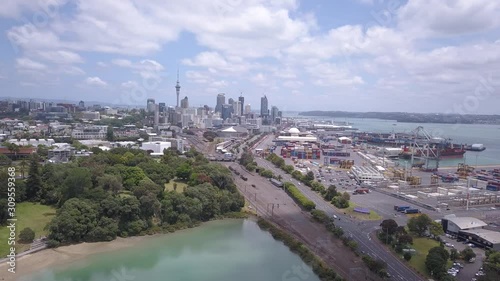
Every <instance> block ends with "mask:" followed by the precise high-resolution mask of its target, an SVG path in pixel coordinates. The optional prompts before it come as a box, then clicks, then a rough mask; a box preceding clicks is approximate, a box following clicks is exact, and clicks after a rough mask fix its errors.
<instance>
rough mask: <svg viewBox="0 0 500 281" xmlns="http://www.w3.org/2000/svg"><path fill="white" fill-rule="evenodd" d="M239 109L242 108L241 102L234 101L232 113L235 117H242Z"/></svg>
mask: <svg viewBox="0 0 500 281" xmlns="http://www.w3.org/2000/svg"><path fill="white" fill-rule="evenodd" d="M241 107H242V106H241V102H240V101H239V100H237V101H234V104H233V112H234V115H235V116H241V115H242V111H241Z"/></svg>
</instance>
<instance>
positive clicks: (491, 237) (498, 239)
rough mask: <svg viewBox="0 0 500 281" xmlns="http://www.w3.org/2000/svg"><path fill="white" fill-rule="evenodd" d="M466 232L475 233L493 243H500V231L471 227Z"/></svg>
mask: <svg viewBox="0 0 500 281" xmlns="http://www.w3.org/2000/svg"><path fill="white" fill-rule="evenodd" d="M464 232H466V233H470V234H475V235H477V236H479V237H481V238H482V239H484V240H486V241H488V242H490V243H492V244H500V232H498V231H493V230H488V229H469V230H467V231H464Z"/></svg>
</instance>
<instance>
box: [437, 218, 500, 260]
mask: <svg viewBox="0 0 500 281" xmlns="http://www.w3.org/2000/svg"><path fill="white" fill-rule="evenodd" d="M441 224H442V225H443V230H444V231H445V232H446V233H449V234H452V235H454V236H456V237H457V239H458V240H462V241H468V242H469V243H472V244H474V245H476V246H479V247H482V248H487V249H493V250H496V251H499V250H500V232H498V231H493V230H488V229H484V227H486V226H487V225H488V224H487V223H485V222H484V221H482V220H479V219H476V218H472V217H457V216H455V215H448V216H445V217H444V218H443V219H442V220H441Z"/></svg>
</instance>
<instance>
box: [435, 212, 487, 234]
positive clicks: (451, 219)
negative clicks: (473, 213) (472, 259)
mask: <svg viewBox="0 0 500 281" xmlns="http://www.w3.org/2000/svg"><path fill="white" fill-rule="evenodd" d="M441 224H442V225H443V230H444V232H446V233H449V234H452V235H458V233H459V232H460V231H464V230H471V229H477V228H483V227H485V226H487V224H486V223H485V222H484V221H482V220H480V219H476V218H472V217H457V216H455V215H448V216H445V217H444V218H443V219H442V220H441Z"/></svg>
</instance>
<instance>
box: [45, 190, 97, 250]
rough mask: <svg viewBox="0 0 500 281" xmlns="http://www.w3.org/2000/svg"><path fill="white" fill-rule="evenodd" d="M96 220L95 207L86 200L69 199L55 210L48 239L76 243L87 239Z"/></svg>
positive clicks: (49, 227)
mask: <svg viewBox="0 0 500 281" xmlns="http://www.w3.org/2000/svg"><path fill="white" fill-rule="evenodd" d="M97 222H98V212H97V209H96V207H95V206H94V205H93V204H92V203H91V202H90V201H87V200H81V199H78V198H72V199H69V200H68V201H66V202H65V203H64V205H62V207H61V208H60V209H59V210H57V214H56V216H55V217H54V218H53V219H52V221H51V222H50V224H49V226H48V229H49V239H52V240H55V241H58V242H60V243H78V242H82V241H86V240H87V235H88V234H89V233H90V232H91V231H93V230H94V228H95V227H96V225H97Z"/></svg>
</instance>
